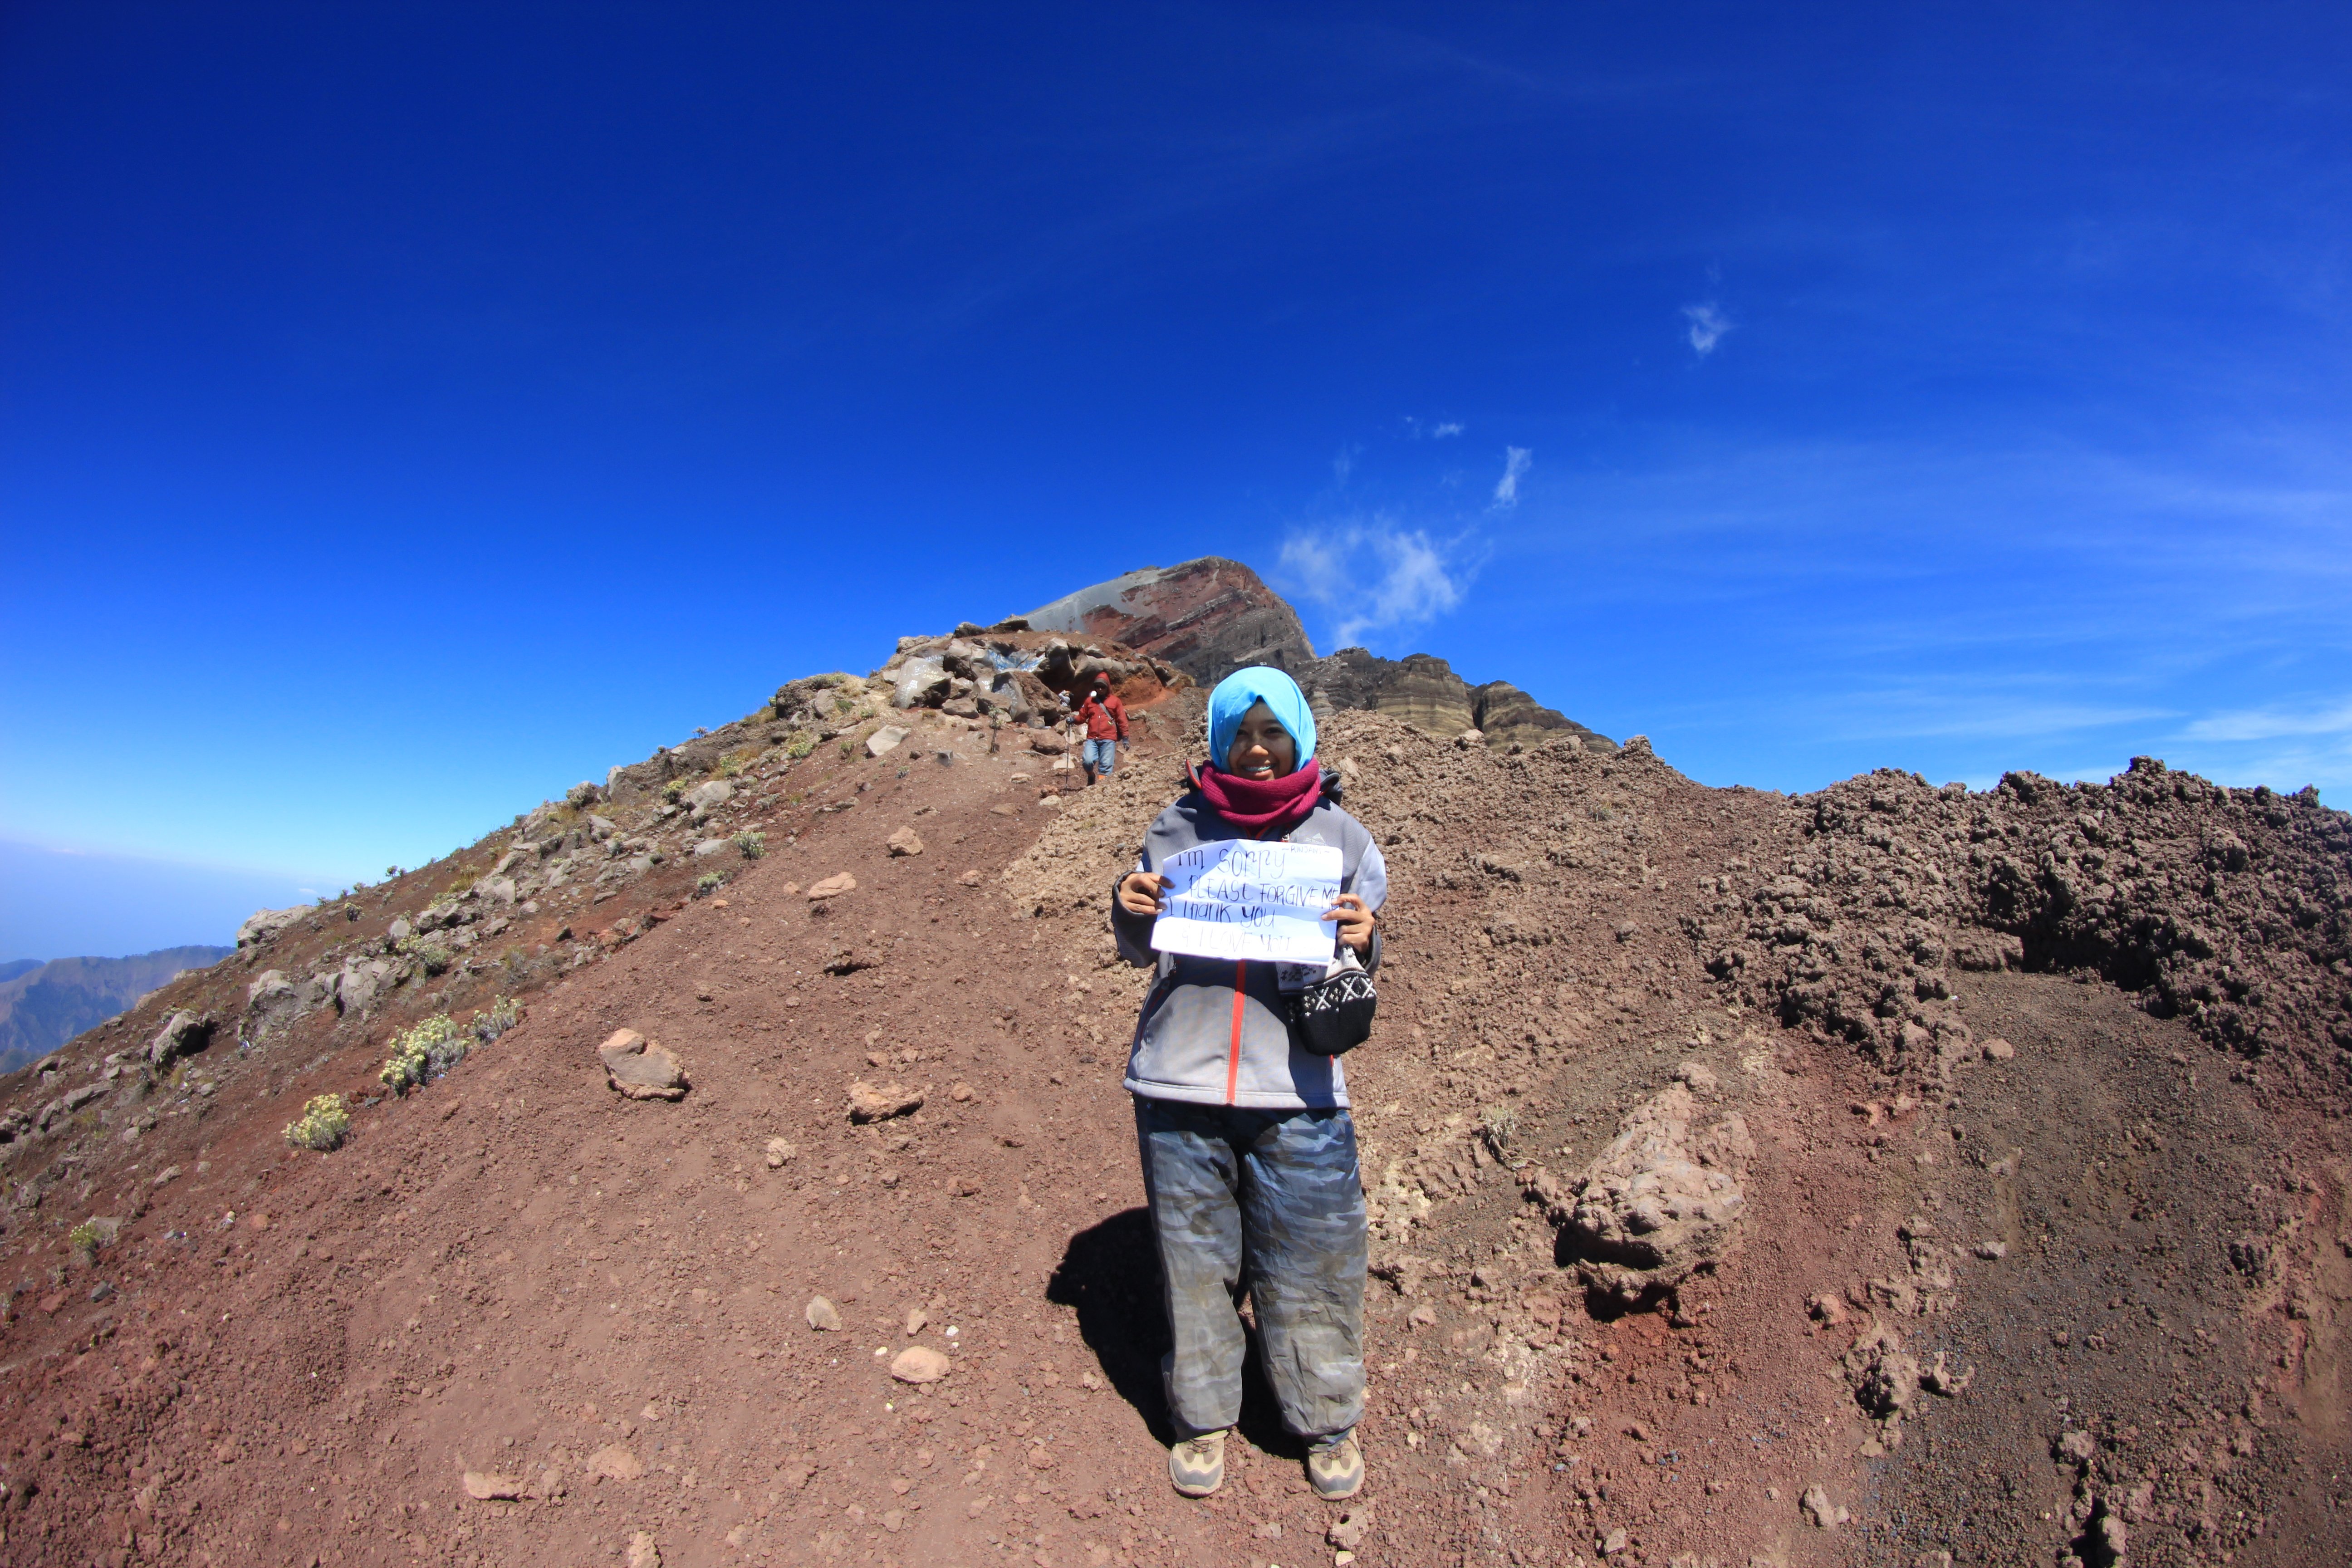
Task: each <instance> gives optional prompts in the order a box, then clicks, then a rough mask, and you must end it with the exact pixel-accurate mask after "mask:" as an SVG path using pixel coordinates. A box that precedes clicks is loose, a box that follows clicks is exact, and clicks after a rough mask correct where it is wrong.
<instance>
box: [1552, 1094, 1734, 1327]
mask: <svg viewBox="0 0 2352 1568" xmlns="http://www.w3.org/2000/svg"><path fill="white" fill-rule="evenodd" d="M1684 1079H1685V1081H1683V1082H1677V1083H1673V1084H1669V1085H1668V1086H1667V1087H1666V1088H1665V1089H1664V1090H1663V1091H1662V1092H1660V1093H1658V1094H1655V1095H1653V1096H1652V1097H1651V1098H1650V1099H1648V1100H1644V1101H1643V1102H1642V1103H1641V1104H1640V1105H1637V1106H1635V1107H1634V1108H1633V1110H1631V1111H1629V1112H1628V1113H1627V1114H1626V1116H1625V1118H1624V1119H1623V1120H1622V1121H1620V1122H1619V1123H1618V1132H1617V1136H1616V1138H1615V1139H1614V1140H1612V1142H1610V1144H1609V1146H1608V1147H1607V1148H1605V1149H1603V1150H1601V1153H1600V1155H1599V1157H1598V1158H1596V1159H1595V1160H1594V1161H1593V1162H1592V1163H1591V1166H1590V1167H1588V1168H1587V1169H1586V1171H1585V1173H1584V1175H1583V1177H1582V1178H1581V1179H1580V1180H1579V1181H1578V1182H1576V1183H1575V1184H1573V1186H1572V1187H1571V1188H1570V1190H1569V1191H1568V1192H1567V1193H1566V1194H1550V1193H1546V1192H1544V1191H1543V1189H1542V1187H1541V1186H1540V1184H1541V1183H1542V1182H1543V1181H1545V1180H1546V1179H1547V1178H1544V1177H1542V1176H1541V1175H1540V1174H1538V1177H1537V1178H1536V1180H1537V1183H1538V1194H1539V1195H1544V1196H1548V1197H1551V1198H1552V1199H1553V1203H1552V1218H1553V1221H1554V1223H1555V1224H1557V1225H1559V1226H1560V1233H1559V1242H1560V1251H1561V1253H1562V1255H1563V1259H1564V1260H1565V1261H1568V1262H1570V1263H1572V1264H1573V1265H1574V1267H1575V1268H1576V1270H1577V1273H1578V1276H1579V1278H1580V1279H1582V1280H1583V1282H1584V1283H1585V1285H1586V1286H1587V1287H1588V1288H1589V1289H1593V1290H1596V1291H1601V1292H1604V1293H1607V1294H1610V1295H1613V1296H1615V1297H1617V1298H1618V1299H1619V1300H1622V1301H1624V1302H1627V1303H1629V1304H1630V1303H1633V1302H1638V1301H1641V1300H1643V1299H1644V1298H1646V1297H1650V1296H1653V1295H1654V1294H1656V1293H1659V1292H1662V1291H1667V1290H1672V1289H1675V1287H1677V1286H1679V1285H1681V1284H1682V1283H1683V1281H1685V1279H1689V1278H1690V1277H1691V1276H1692V1275H1693V1274H1695V1273H1697V1272H1699V1271H1700V1270H1702V1269H1706V1268H1713V1267H1714V1266H1715V1265H1716V1264H1717V1263H1718V1262H1719V1261H1721V1259H1722V1258H1723V1256H1724V1254H1725V1253H1726V1251H1727V1249H1728V1248H1729V1247H1730V1245H1731V1241H1732V1235H1733V1229H1734V1227H1735V1226H1737V1225H1738V1221H1739V1217H1740V1215H1742V1214H1743V1213H1744V1212H1745V1210H1746V1208H1747V1194H1746V1191H1745V1189H1744V1187H1743V1185H1742V1184H1743V1183H1744V1181H1745V1180H1746V1177H1747V1173H1748V1161H1749V1160H1750V1159H1752V1158H1753V1157H1754V1155H1755V1152H1756V1146H1755V1144H1754V1142H1752V1141H1751V1140H1750V1139H1749V1137H1748V1124H1747V1122H1746V1121H1744V1120H1742V1118H1741V1117H1740V1116H1739V1114H1738V1112H1737V1111H1729V1110H1727V1111H1723V1112H1721V1113H1720V1114H1718V1115H1717V1116H1715V1117H1713V1118H1712V1119H1711V1120H1706V1121H1702V1119H1703V1112H1702V1109H1701V1106H1700V1104H1699V1101H1698V1100H1697V1098H1696V1096H1695V1095H1694V1094H1693V1092H1692V1090H1693V1088H1694V1087H1696V1089H1698V1090H1699V1091H1700V1092H1702V1093H1704V1092H1706V1091H1707V1090H1708V1089H1710V1088H1711V1087H1712V1084H1713V1079H1712V1076H1711V1075H1709V1074H1708V1073H1707V1071H1706V1068H1685V1072H1684Z"/></svg>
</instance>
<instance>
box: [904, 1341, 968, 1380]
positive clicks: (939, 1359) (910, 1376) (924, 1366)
mask: <svg viewBox="0 0 2352 1568" xmlns="http://www.w3.org/2000/svg"><path fill="white" fill-rule="evenodd" d="M953 1364H954V1363H951V1362H950V1361H949V1360H948V1358H947V1357H946V1355H945V1354H943V1353H942V1352H939V1351H935V1350H933V1349H931V1348H930V1347H929V1345H908V1347H907V1348H906V1349H905V1350H902V1351H900V1352H898V1354H897V1355H895V1356H893V1357H892V1358H891V1359H890V1375H891V1376H892V1377H895V1378H897V1379H898V1381H899V1382H900V1383H937V1382H938V1381H939V1380H940V1379H941V1378H943V1377H945V1376H946V1375H947V1374H948V1372H949V1370H950V1367H951V1366H952V1365H953Z"/></svg>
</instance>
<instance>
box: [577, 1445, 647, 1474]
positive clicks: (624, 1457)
mask: <svg viewBox="0 0 2352 1568" xmlns="http://www.w3.org/2000/svg"><path fill="white" fill-rule="evenodd" d="M588 1473H589V1474H590V1475H592V1476H602V1477H604V1479H606V1480H609V1481H634V1480H637V1479H640V1478H642V1477H643V1476H644V1475H645V1473H646V1462H645V1461H644V1460H643V1459H640V1458H637V1457H636V1455H635V1454H633V1453H631V1452H630V1451H629V1450H628V1449H627V1448H625V1447H622V1446H621V1445H620V1444H618V1443H608V1444H606V1445H605V1446H604V1447H602V1448H599V1449H597V1450H596V1451H595V1452H594V1453H593V1454H591V1455H589V1456H588Z"/></svg>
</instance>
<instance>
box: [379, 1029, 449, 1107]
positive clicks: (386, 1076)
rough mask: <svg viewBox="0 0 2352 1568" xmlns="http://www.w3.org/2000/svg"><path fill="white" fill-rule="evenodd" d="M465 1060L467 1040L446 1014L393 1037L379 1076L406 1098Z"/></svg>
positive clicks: (395, 1092) (395, 1091)
mask: <svg viewBox="0 0 2352 1568" xmlns="http://www.w3.org/2000/svg"><path fill="white" fill-rule="evenodd" d="M465 1059H466V1040H465V1037H464V1036H463V1035H462V1034H461V1033H460V1032H459V1030H458V1028H457V1025H456V1024H455V1023H453V1022H452V1021H451V1020H450V1017H449V1015H448V1014H446V1013H436V1014H435V1015H434V1016H431V1017H430V1018H427V1019H425V1021H424V1022H423V1023H421V1024H419V1025H417V1026H415V1027H414V1028H411V1029H406V1030H404V1031H402V1032H401V1033H400V1034H397V1035H394V1037H392V1055H391V1057H390V1058H387V1059H386V1060H385V1062H384V1064H383V1071H382V1072H380V1073H378V1074H377V1075H376V1076H377V1077H378V1078H379V1079H382V1080H383V1082H384V1083H385V1084H387V1085H388V1086H390V1088H391V1089H392V1091H393V1092H394V1094H401V1095H404V1094H406V1093H407V1092H408V1091H409V1090H410V1089H414V1088H415V1087H416V1086H417V1085H418V1084H421V1083H423V1082H425V1080H426V1079H436V1078H439V1077H440V1076H441V1075H442V1074H443V1073H445V1072H447V1071H448V1070H449V1069H450V1068H453V1067H456V1066H457V1064H458V1063H459V1062H461V1061H464V1060H465Z"/></svg>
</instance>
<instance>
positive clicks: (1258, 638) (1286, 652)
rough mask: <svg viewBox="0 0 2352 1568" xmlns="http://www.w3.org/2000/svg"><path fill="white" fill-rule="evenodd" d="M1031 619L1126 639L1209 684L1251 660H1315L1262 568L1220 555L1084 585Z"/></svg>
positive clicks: (1047, 626)
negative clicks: (1260, 572) (1254, 568)
mask: <svg viewBox="0 0 2352 1568" xmlns="http://www.w3.org/2000/svg"><path fill="white" fill-rule="evenodd" d="M1027 619H1028V622H1029V626H1030V628H1031V629H1032V630H1034V631H1041V632H1061V633H1065V634H1066V635H1069V636H1074V637H1092V638H1095V639H1097V640H1098V641H1105V642H1122V643H1125V644H1127V645H1128V646H1129V647H1133V648H1139V649H1141V650H1142V651H1143V652H1145V653H1149V654H1152V655H1155V656H1157V657H1159V658H1164V659H1166V660H1167V661H1168V662H1169V663H1171V664H1172V665H1174V666H1175V667H1176V668H1178V669H1181V670H1182V671H1183V672H1184V673H1185V674H1187V675H1189V676H1191V677H1192V679H1194V680H1196V681H1198V682H1200V683H1201V684H1202V685H1203V686H1210V685H1213V684H1215V683H1216V682H1217V681H1220V680H1222V679H1224V678H1225V677H1226V676H1228V675H1230V674H1232V673H1233V672H1234V670H1236V669H1239V668H1241V667H1242V666H1244V665H1245V664H1270V665H1272V666H1274V667H1275V668H1277V669H1289V670H1297V669H1298V668H1303V667H1304V666H1306V665H1307V664H1309V663H1311V662H1313V660H1314V658H1315V648H1314V646H1313V645H1312V644H1310V643H1309V642H1308V641H1307V628H1306V627H1305V626H1301V625H1300V624H1299V621H1298V613H1297V611H1296V610H1293V609H1292V608H1291V607H1290V606H1289V605H1286V604H1284V603H1283V602H1282V600H1281V598H1280V597H1279V596H1278V595H1276V593H1275V592H1274V590H1273V589H1271V588H1269V587H1267V586H1266V585H1265V583H1264V582H1262V581H1260V580H1259V577H1258V574H1256V573H1255V572H1253V571H1251V570H1250V569H1249V568H1248V567H1246V566H1244V565H1243V564H1242V563H1240V562H1238V561H1227V560H1223V559H1222V558H1220V557H1218V556H1214V555H1204V556H1202V557H1201V558H1200V559H1199V560H1197V561H1187V562H1185V563H1183V564H1182V565H1181V566H1170V567H1166V568H1161V567H1157V566H1147V567H1145V568H1144V569H1143V570H1141V571H1139V572H1129V573H1128V574H1126V575H1125V576H1123V577H1114V578H1112V579H1111V580H1110V581H1109V582H1108V583H1097V584H1095V585H1094V586H1092V587H1090V588H1081V589H1079V590H1078V591H1077V592H1076V593H1075V594H1070V595H1065V596H1063V597H1062V598H1059V599H1056V600H1055V601H1054V602H1053V603H1052V604H1050V605H1045V606H1043V607H1042V608H1039V609H1034V610H1032V611H1030V612H1029V615H1028V616H1027Z"/></svg>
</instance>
